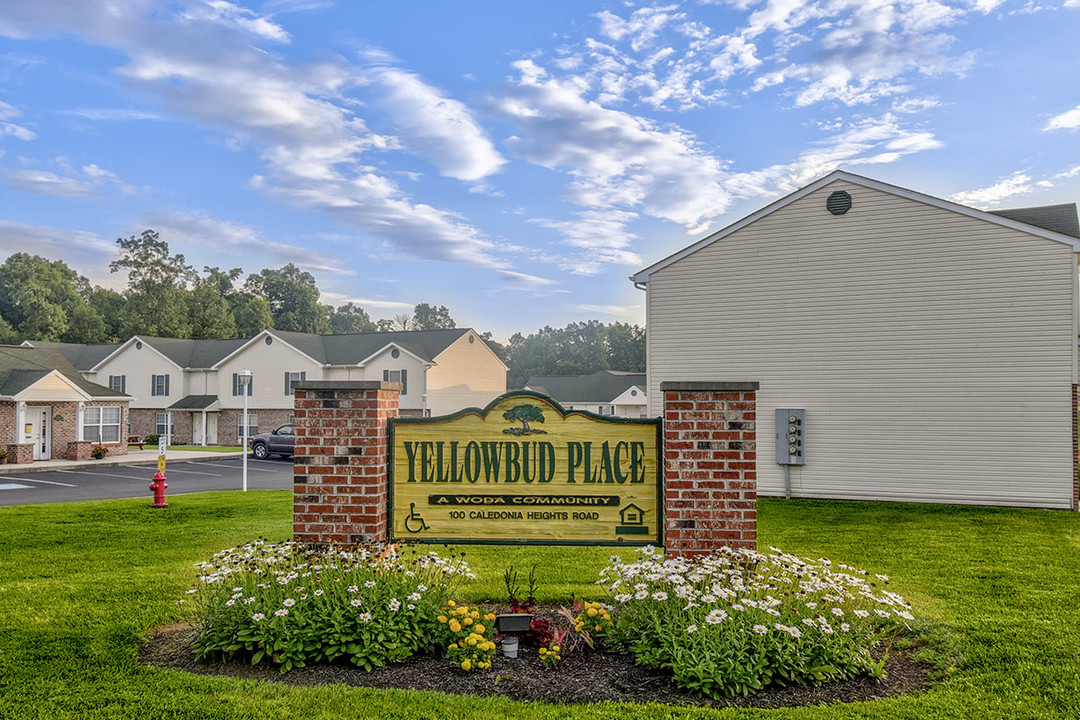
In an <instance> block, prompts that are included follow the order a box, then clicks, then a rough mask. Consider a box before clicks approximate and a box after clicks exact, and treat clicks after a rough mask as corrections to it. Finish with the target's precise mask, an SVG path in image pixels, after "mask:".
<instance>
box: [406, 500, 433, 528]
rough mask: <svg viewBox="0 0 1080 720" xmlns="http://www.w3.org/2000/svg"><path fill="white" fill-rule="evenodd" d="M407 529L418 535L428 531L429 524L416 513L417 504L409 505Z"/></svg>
mask: <svg viewBox="0 0 1080 720" xmlns="http://www.w3.org/2000/svg"><path fill="white" fill-rule="evenodd" d="M405 529H406V530H408V531H409V532H411V533H418V532H422V531H424V530H427V529H428V524H427V523H426V522H425V521H424V518H423V517H421V515H420V513H418V512H416V503H409V514H408V515H406V516H405Z"/></svg>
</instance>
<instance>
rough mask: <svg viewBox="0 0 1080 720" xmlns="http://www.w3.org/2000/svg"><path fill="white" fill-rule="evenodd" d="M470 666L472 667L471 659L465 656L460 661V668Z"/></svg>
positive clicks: (465, 668)
mask: <svg viewBox="0 0 1080 720" xmlns="http://www.w3.org/2000/svg"><path fill="white" fill-rule="evenodd" d="M471 667H472V661H471V660H469V659H467V658H466V659H465V660H462V661H461V669H462V670H468V669H469V668H471Z"/></svg>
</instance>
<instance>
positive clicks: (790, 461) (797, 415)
mask: <svg viewBox="0 0 1080 720" xmlns="http://www.w3.org/2000/svg"><path fill="white" fill-rule="evenodd" d="M805 435H806V410H792V409H788V410H782V409H780V408H777V410H776V462H778V463H780V464H781V465H804V464H805V463H806V446H805V445H804V443H803V441H804V440H805Z"/></svg>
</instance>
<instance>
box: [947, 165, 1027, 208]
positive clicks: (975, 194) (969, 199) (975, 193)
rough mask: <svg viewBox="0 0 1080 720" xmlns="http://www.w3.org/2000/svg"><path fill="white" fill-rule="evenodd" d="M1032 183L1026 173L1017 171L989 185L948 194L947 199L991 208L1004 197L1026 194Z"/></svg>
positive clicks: (998, 203)
mask: <svg viewBox="0 0 1080 720" xmlns="http://www.w3.org/2000/svg"><path fill="white" fill-rule="evenodd" d="M1033 185H1034V183H1033V182H1032V180H1031V178H1030V177H1029V176H1028V175H1027V173H1025V172H1022V171H1017V172H1014V173H1013V174H1012V175H1010V176H1009V177H1007V178H1002V179H1001V180H999V181H998V182H996V183H994V184H993V185H990V186H989V187H984V188H979V189H977V190H968V191H965V192H959V193H956V194H955V195H952V196H950V197H949V199H950V200H952V201H954V202H958V203H960V204H961V205H969V206H971V207H976V208H982V209H986V208H993V207H997V206H998V205H1000V204H1001V201H1002V200H1004V199H1005V198H1009V197H1014V196H1016V195H1026V194H1027V193H1029V192H1031V191H1032V189H1033Z"/></svg>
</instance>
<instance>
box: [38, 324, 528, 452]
mask: <svg viewBox="0 0 1080 720" xmlns="http://www.w3.org/2000/svg"><path fill="white" fill-rule="evenodd" d="M26 344H27V345H31V346H35V347H42V348H51V349H52V350H55V351H56V352H58V353H61V354H62V355H63V356H64V357H65V358H67V359H68V360H69V362H70V363H71V364H72V365H73V366H75V367H76V368H78V370H79V371H80V372H81V373H82V374H83V376H84V377H86V378H87V379H89V380H93V381H95V382H98V383H101V384H104V385H109V384H110V383H111V382H114V381H115V382H116V383H117V385H118V386H122V388H120V389H121V391H123V390H124V389H126V392H127V393H128V394H129V395H131V396H132V398H133V399H132V410H131V413H130V427H128V428H126V432H128V433H129V434H133V435H148V434H151V433H159V434H160V433H164V432H165V427H166V423H167V424H168V427H169V428H170V430H171V432H172V435H173V438H174V439H175V440H177V441H180V442H192V443H195V444H209V445H214V444H232V443H235V442H238V440H237V438H238V437H241V436H242V434H243V433H242V427H243V426H242V423H243V417H242V415H243V406H244V396H243V395H241V394H240V392H239V391H238V388H237V387H236V385H235V376H236V375H237V374H238V373H239V372H240V371H241V370H248V371H250V372H251V373H252V382H251V389H250V395H249V397H248V412H249V415H251V416H252V417H250V418H249V423H250V424H249V427H250V428H251V432H250V434H255V433H256V432H260V431H269V430H273V429H275V428H277V427H279V426H281V425H285V424H288V423H291V422H292V420H293V394H292V392H291V386H292V383H293V382H296V381H299V380H390V381H392V382H400V383H401V384H402V385H403V386H404V387H403V392H402V394H401V397H400V409H401V413H402V414H403V415H413V416H416V415H423V414H432V413H434V414H440V413H450V412H454V411H456V410H461V409H463V408H465V407H469V406H473V405H477V406H483V405H486V404H487V403H488V402H490V401H491V400H493V399H494V398H495V397H497V396H498V395H501V394H502V393H504V392H506V370H507V369H506V366H505V365H504V364H503V363H502V362H501V361H500V360H499V358H498V356H496V355H495V353H494V352H492V350H491V348H490V347H488V345H487V344H486V343H485V342H484V341H483V339H482V338H480V337H479V336H478V335H477V334H476V332H475V331H473V330H472V329H469V328H455V329H449V330H427V331H403V332H389V333H355V334H348V335H314V334H310V333H296V332H286V331H280V330H265V331H263V332H261V333H259V334H258V335H256V336H255V337H253V338H236V339H229V340H183V339H176V338H155V337H141V336H136V337H133V338H130V339H129V340H127V341H125V342H123V343H117V344H111V345H78V344H65V343H46V342H39V341H33V342H28V343H26ZM432 373H434V379H432V378H431V376H432Z"/></svg>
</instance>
